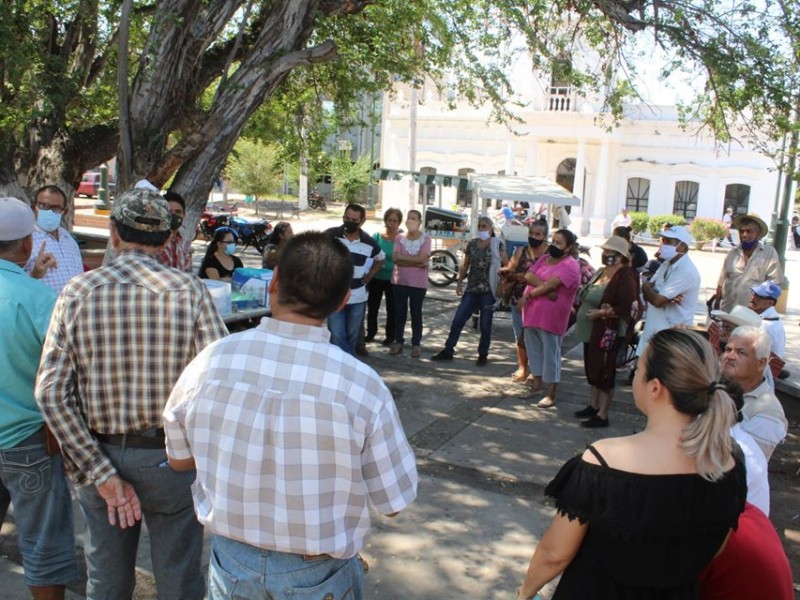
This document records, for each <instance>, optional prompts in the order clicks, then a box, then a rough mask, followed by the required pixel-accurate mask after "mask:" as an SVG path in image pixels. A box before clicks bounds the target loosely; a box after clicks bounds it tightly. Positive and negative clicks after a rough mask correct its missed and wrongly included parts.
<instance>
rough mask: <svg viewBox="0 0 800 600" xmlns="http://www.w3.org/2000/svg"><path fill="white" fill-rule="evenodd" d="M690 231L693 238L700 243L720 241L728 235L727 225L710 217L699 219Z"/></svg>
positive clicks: (694, 222)
mask: <svg viewBox="0 0 800 600" xmlns="http://www.w3.org/2000/svg"><path fill="white" fill-rule="evenodd" d="M689 229H690V230H691V232H692V237H693V238H694V239H695V240H696V241H698V242H707V241H710V240H719V239H722V238H724V237H725V235H726V234H727V230H726V229H725V224H724V223H723V222H722V221H720V220H719V219H709V218H708V217H697V218H696V219H695V220H694V221H692V225H691V227H690V228H689Z"/></svg>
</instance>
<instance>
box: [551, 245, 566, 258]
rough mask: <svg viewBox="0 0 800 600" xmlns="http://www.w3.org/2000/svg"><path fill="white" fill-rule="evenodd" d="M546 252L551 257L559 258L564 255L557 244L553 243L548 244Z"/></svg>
mask: <svg viewBox="0 0 800 600" xmlns="http://www.w3.org/2000/svg"><path fill="white" fill-rule="evenodd" d="M547 253H548V254H549V255H550V256H552V257H553V258H561V257H562V256H564V251H563V250H562V249H561V248H559V247H558V246H554V245H553V244H550V245H549V246H548V247H547Z"/></svg>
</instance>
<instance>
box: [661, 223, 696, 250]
mask: <svg viewBox="0 0 800 600" xmlns="http://www.w3.org/2000/svg"><path fill="white" fill-rule="evenodd" d="M659 236H660V237H662V238H672V239H676V240H678V241H679V242H683V243H684V244H686V245H687V246H690V245H691V244H692V243H693V242H694V238H692V234H691V233H689V230H688V229H686V227H684V226H682V225H673V226H672V227H670V228H669V229H665V230H664V231H662V232H661V233H659Z"/></svg>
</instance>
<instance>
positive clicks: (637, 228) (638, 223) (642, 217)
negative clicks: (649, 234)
mask: <svg viewBox="0 0 800 600" xmlns="http://www.w3.org/2000/svg"><path fill="white" fill-rule="evenodd" d="M628 216H629V217H630V218H631V229H632V230H633V232H634V233H642V232H643V231H647V224H648V222H649V221H650V217H649V216H648V214H647V213H646V212H629V213H628Z"/></svg>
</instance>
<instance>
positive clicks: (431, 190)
mask: <svg viewBox="0 0 800 600" xmlns="http://www.w3.org/2000/svg"><path fill="white" fill-rule="evenodd" d="M435 175H436V169H435V168H434V167H422V168H421V169H420V170H419V178H418V179H417V181H419V182H420V183H419V200H418V202H419V203H420V204H425V205H427V206H433V205H434V204H436V185H435V184H434V183H433V180H434V177H435Z"/></svg>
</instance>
